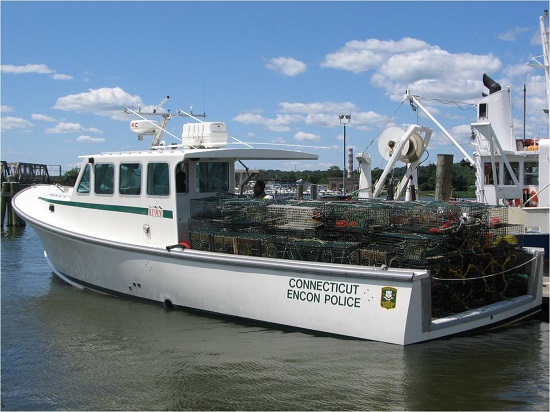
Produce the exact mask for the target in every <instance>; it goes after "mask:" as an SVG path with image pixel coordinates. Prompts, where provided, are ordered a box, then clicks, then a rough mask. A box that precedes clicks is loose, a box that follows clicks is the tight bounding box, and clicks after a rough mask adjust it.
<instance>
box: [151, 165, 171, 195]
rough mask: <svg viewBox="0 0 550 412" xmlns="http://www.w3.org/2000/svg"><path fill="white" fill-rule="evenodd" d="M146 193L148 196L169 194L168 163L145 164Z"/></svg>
mask: <svg viewBox="0 0 550 412" xmlns="http://www.w3.org/2000/svg"><path fill="white" fill-rule="evenodd" d="M147 194H148V195H150V196H168V195H169V194H170V186H169V177H168V163H149V164H148V165H147Z"/></svg>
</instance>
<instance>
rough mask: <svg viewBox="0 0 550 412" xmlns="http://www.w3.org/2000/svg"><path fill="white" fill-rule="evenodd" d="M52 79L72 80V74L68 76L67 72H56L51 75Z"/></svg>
mask: <svg viewBox="0 0 550 412" xmlns="http://www.w3.org/2000/svg"><path fill="white" fill-rule="evenodd" d="M52 79H54V80H72V79H73V76H70V75H68V74H61V73H56V74H54V75H53V76H52Z"/></svg>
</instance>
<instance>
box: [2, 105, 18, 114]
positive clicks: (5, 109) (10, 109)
mask: <svg viewBox="0 0 550 412" xmlns="http://www.w3.org/2000/svg"><path fill="white" fill-rule="evenodd" d="M0 111H1V112H2V113H11V112H14V111H15V110H14V109H13V107H11V106H6V105H2V106H1V107H0Z"/></svg>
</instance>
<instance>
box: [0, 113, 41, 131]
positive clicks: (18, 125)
mask: <svg viewBox="0 0 550 412" xmlns="http://www.w3.org/2000/svg"><path fill="white" fill-rule="evenodd" d="M1 124H2V127H1V130H12V129H29V128H31V127H33V126H34V125H33V124H32V123H31V122H29V121H28V120H25V119H21V118H20V117H11V116H6V117H2V119H1Z"/></svg>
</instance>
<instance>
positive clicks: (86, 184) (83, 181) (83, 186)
mask: <svg viewBox="0 0 550 412" xmlns="http://www.w3.org/2000/svg"><path fill="white" fill-rule="evenodd" d="M90 169H91V167H90V164H89V163H88V164H87V165H86V167H85V168H84V171H83V172H82V175H81V176H80V182H79V183H78V187H77V188H76V191H77V193H90Z"/></svg>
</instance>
